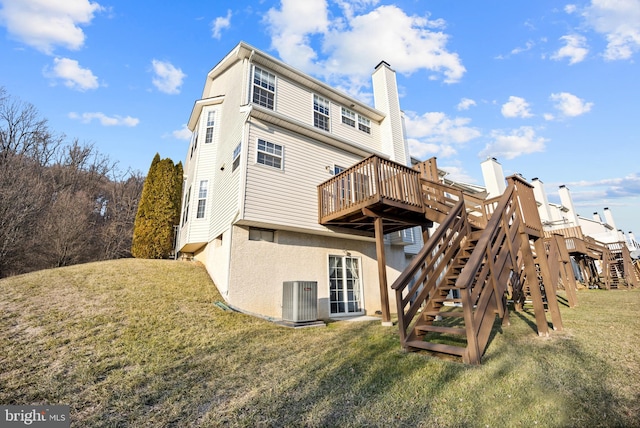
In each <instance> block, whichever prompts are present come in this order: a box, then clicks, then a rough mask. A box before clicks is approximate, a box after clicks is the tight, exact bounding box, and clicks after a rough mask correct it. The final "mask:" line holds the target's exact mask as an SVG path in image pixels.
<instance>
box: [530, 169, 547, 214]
mask: <svg viewBox="0 0 640 428" xmlns="http://www.w3.org/2000/svg"><path fill="white" fill-rule="evenodd" d="M531 184H532V185H533V196H534V197H535V198H536V201H537V202H538V203H539V204H540V205H539V206H538V213H540V220H542V223H544V222H546V221H551V215H550V214H549V199H547V192H545V191H544V183H543V182H542V181H540V179H538V177H535V178H534V179H532V180H531Z"/></svg>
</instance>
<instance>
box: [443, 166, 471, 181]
mask: <svg viewBox="0 0 640 428" xmlns="http://www.w3.org/2000/svg"><path fill="white" fill-rule="evenodd" d="M438 169H441V170H443V171H445V172H446V173H447V178H448V179H449V180H453V181H457V182H460V183H475V182H476V179H475V178H474V177H472V176H470V175H469V173H468V172H467V171H466V170H465V169H464V168H463V167H462V166H461V165H460V162H457V165H438Z"/></svg>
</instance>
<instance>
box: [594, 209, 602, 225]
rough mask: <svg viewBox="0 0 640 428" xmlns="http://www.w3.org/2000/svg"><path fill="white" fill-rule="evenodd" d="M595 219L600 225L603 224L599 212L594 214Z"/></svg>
mask: <svg viewBox="0 0 640 428" xmlns="http://www.w3.org/2000/svg"><path fill="white" fill-rule="evenodd" d="M593 219H594V220H595V221H597V222H598V223H602V219H601V218H600V214H598V212H597V211H596V212H594V213H593Z"/></svg>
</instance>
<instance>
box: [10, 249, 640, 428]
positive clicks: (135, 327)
mask: <svg viewBox="0 0 640 428" xmlns="http://www.w3.org/2000/svg"><path fill="white" fill-rule="evenodd" d="M258 287H259V285H258V284H257V285H256V288H257V290H258ZM257 292H258V291H257ZM579 299H580V306H579V307H578V308H575V309H568V308H565V307H563V308H562V311H563V312H562V315H563V317H564V321H565V326H566V327H567V328H566V331H565V332H562V333H557V332H556V333H554V334H553V335H552V336H551V338H546V339H542V338H538V337H537V336H536V335H535V333H534V329H533V328H532V327H531V324H532V323H533V318H532V313H531V312H527V311H525V312H523V313H519V314H515V313H512V315H511V319H512V325H511V326H510V327H507V328H504V329H496V336H495V338H494V340H493V341H492V342H491V345H490V346H489V348H488V351H487V353H486V355H485V357H484V359H483V365H482V366H480V367H468V366H464V365H462V364H460V363H457V362H451V361H443V360H440V359H437V358H433V357H430V356H426V355H421V354H406V353H403V352H401V351H400V346H399V342H398V337H397V332H396V330H395V328H386V327H382V326H380V325H379V324H378V323H376V322H365V323H350V322H335V323H330V324H329V325H328V326H327V327H321V328H311V329H299V330H293V329H287V328H283V327H279V326H276V325H274V324H272V323H269V322H267V321H264V320H261V319H257V318H252V317H248V316H246V315H243V314H239V313H235V312H225V311H223V310H221V309H220V308H218V307H217V306H216V305H215V304H214V303H215V302H216V301H218V300H221V298H220V295H219V294H218V292H217V290H216V288H215V286H214V285H213V283H212V282H211V280H210V279H209V276H208V275H207V273H206V271H205V270H204V269H203V268H202V267H201V266H199V265H196V264H193V263H187V262H176V261H157V260H136V259H126V260H117V261H108V262H100V263H91V264H86V265H77V266H72V267H68V268H62V269H53V270H47V271H40V272H34V273H31V274H27V275H22V276H17V277H13V278H6V279H3V280H0V329H1V331H2V333H3V334H2V335H1V336H0V403H2V404H68V405H70V406H71V417H72V426H78V427H80V426H136V427H139V426H149V427H152V426H153V427H157V426H181V427H182V426H221V425H225V426H229V425H231V426H255V425H259V424H263V425H267V426H398V425H406V426H419V425H426V426H460V425H465V426H486V425H489V426H532V425H534V424H538V426H572V425H576V426H584V425H603V424H604V425H617V426H629V425H638V424H639V423H640V404H639V400H638V397H640V351H638V348H637V346H636V345H637V343H638V342H639V340H640V328H638V327H640V321H639V320H638V318H639V317H638V316H637V314H638V310H639V309H640V292H638V291H611V292H605V291H583V292H581V293H580V294H579Z"/></svg>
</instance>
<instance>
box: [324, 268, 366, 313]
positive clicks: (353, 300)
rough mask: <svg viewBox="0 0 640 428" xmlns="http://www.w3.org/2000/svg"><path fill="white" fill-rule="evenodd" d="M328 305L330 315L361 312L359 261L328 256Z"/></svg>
mask: <svg viewBox="0 0 640 428" xmlns="http://www.w3.org/2000/svg"><path fill="white" fill-rule="evenodd" d="M329 305H330V308H331V314H332V315H347V314H352V313H359V312H360V313H361V312H362V311H363V308H362V282H361V280H360V259H357V258H354V257H348V256H329Z"/></svg>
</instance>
